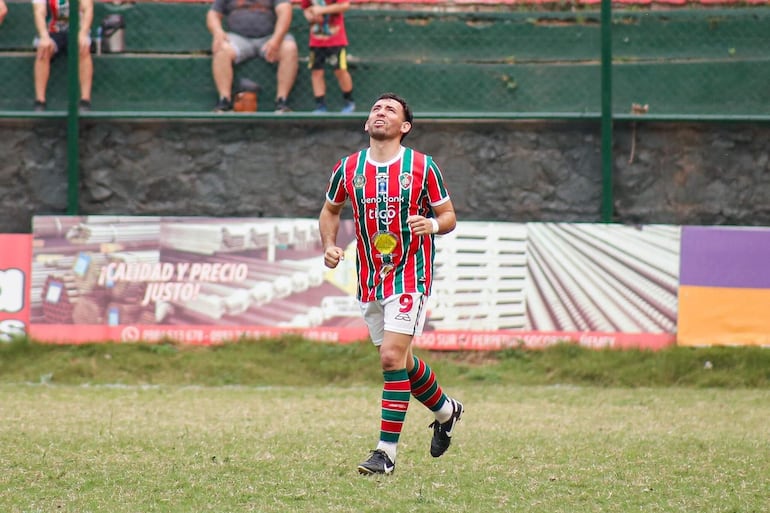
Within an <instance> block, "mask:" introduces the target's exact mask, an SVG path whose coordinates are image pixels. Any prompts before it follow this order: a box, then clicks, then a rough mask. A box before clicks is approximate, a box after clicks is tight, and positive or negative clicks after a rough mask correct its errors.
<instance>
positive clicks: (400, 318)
mask: <svg viewBox="0 0 770 513" xmlns="http://www.w3.org/2000/svg"><path fill="white" fill-rule="evenodd" d="M396 320H397V321H406V322H411V321H412V318H411V317H410V316H409V314H408V313H400V314H398V315H397V316H396Z"/></svg>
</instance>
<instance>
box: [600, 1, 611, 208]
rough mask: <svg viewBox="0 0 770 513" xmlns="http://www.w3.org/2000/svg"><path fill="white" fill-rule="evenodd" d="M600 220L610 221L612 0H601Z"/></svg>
mask: <svg viewBox="0 0 770 513" xmlns="http://www.w3.org/2000/svg"><path fill="white" fill-rule="evenodd" d="M601 20H602V36H601V37H602V93H601V94H602V222H604V223H611V222H612V214H613V210H614V209H613V203H614V201H613V197H612V0H602V15H601Z"/></svg>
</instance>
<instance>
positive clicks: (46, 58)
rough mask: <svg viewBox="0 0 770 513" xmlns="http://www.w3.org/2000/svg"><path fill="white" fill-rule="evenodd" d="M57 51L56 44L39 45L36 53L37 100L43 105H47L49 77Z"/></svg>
mask: <svg viewBox="0 0 770 513" xmlns="http://www.w3.org/2000/svg"><path fill="white" fill-rule="evenodd" d="M55 51H56V49H55V46H54V47H50V46H42V45H38V47H37V50H36V53H35V66H34V75H35V101H37V102H40V103H41V104H43V105H45V98H46V89H47V88H48V77H49V76H50V75H51V59H52V58H53V55H54V53H55Z"/></svg>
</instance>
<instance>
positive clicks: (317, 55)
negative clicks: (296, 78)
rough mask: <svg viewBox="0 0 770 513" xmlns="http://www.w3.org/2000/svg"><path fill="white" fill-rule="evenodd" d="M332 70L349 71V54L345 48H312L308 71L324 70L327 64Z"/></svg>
mask: <svg viewBox="0 0 770 513" xmlns="http://www.w3.org/2000/svg"><path fill="white" fill-rule="evenodd" d="M327 61H328V62H329V66H330V67H331V68H332V69H348V53H347V49H346V48H345V47H344V46H318V47H313V48H310V58H309V59H308V63H307V67H308V69H324V66H325V65H326V62H327Z"/></svg>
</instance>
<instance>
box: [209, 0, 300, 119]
mask: <svg viewBox="0 0 770 513" xmlns="http://www.w3.org/2000/svg"><path fill="white" fill-rule="evenodd" d="M291 18H292V4H291V1H290V0H213V4H212V5H211V8H210V9H209V11H208V13H207V14H206V26H207V27H208V29H209V32H211V36H212V40H211V72H212V75H213V77H214V85H215V86H216V89H217V95H218V101H217V104H216V106H215V107H214V110H215V111H217V112H226V111H230V110H232V109H233V103H232V88H233V65H234V64H239V63H241V62H245V61H247V60H249V59H253V58H255V57H260V58H262V59H264V60H265V61H266V62H269V63H271V64H277V66H278V71H277V75H276V101H275V112H276V113H279V114H280V113H284V112H289V110H290V109H289V106H288V103H287V100H288V98H289V93H290V92H291V89H292V87H294V81H295V79H296V78H297V68H298V66H299V58H298V50H297V43H296V41H295V40H294V36H292V35H291V34H290V33H289V26H290V25H291ZM225 21H226V24H227V28H228V30H227V31H225V28H224V22H225Z"/></svg>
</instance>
